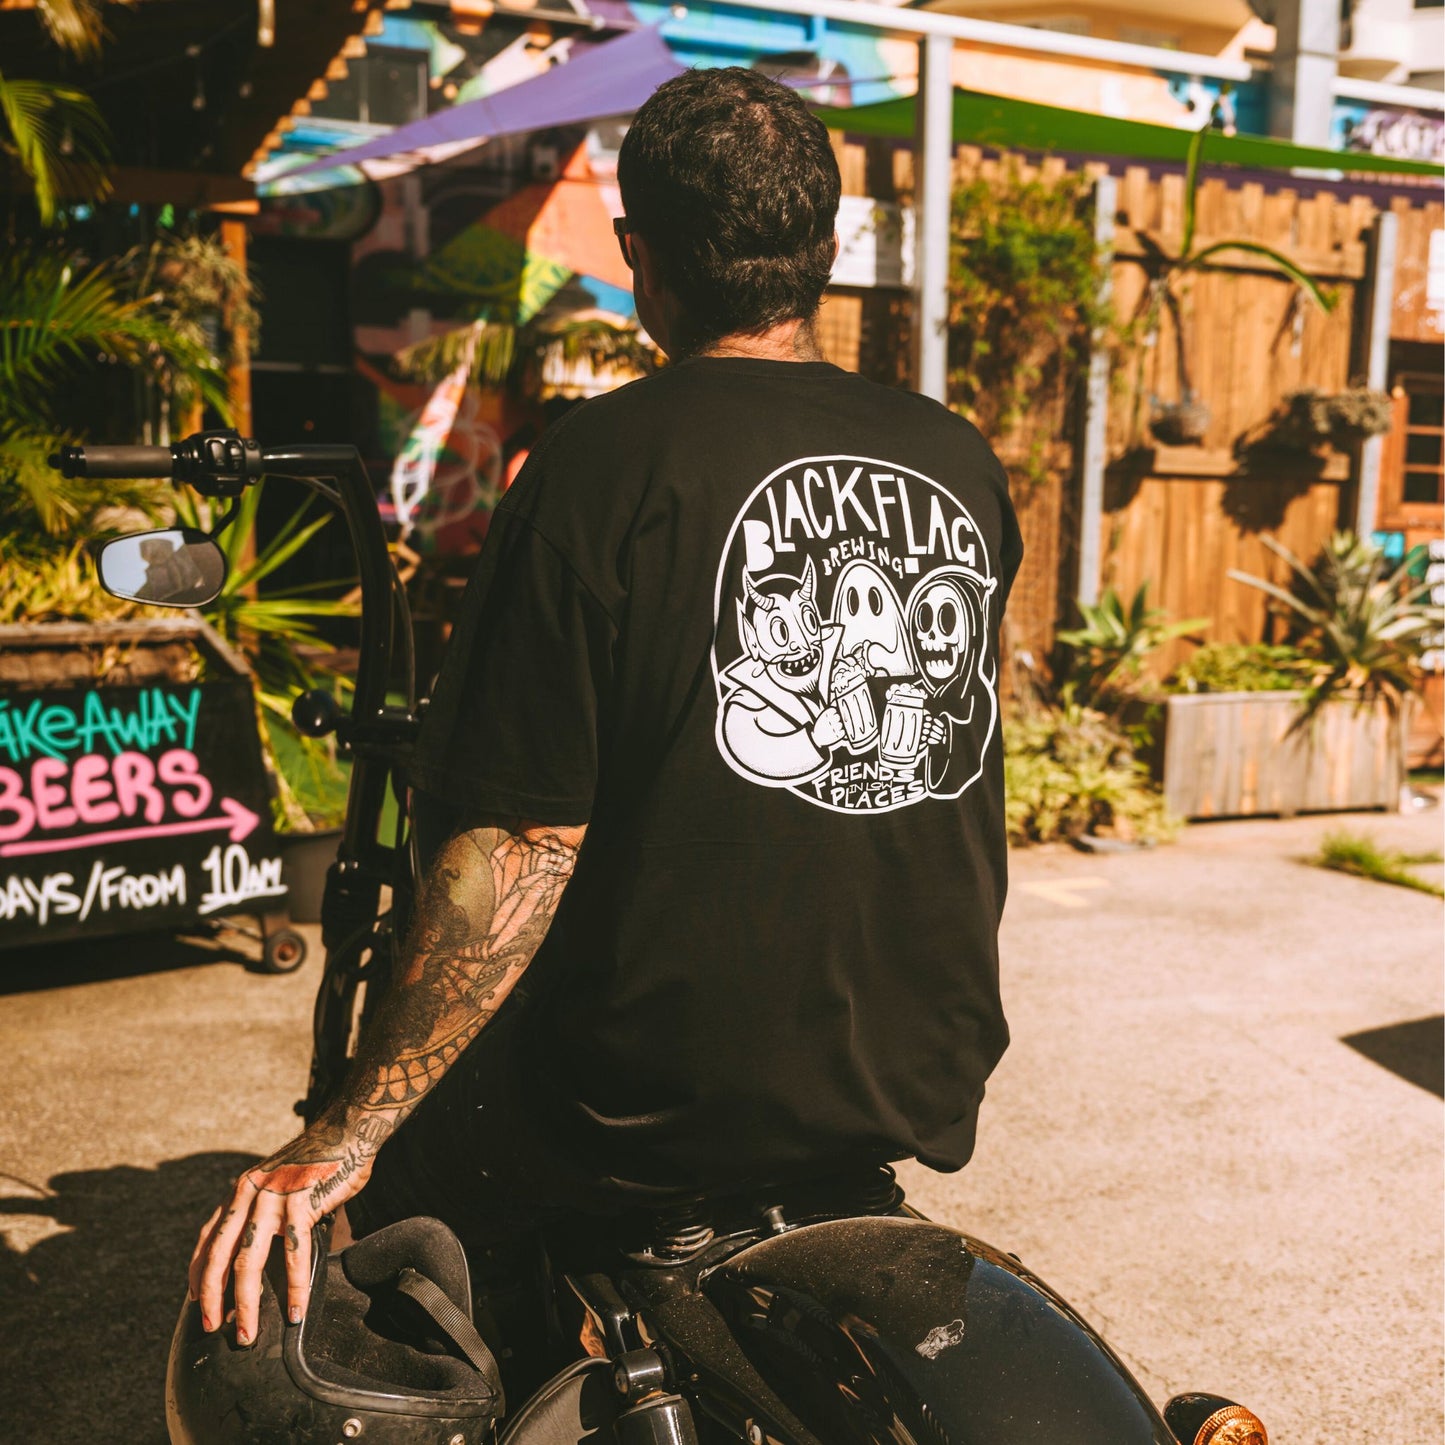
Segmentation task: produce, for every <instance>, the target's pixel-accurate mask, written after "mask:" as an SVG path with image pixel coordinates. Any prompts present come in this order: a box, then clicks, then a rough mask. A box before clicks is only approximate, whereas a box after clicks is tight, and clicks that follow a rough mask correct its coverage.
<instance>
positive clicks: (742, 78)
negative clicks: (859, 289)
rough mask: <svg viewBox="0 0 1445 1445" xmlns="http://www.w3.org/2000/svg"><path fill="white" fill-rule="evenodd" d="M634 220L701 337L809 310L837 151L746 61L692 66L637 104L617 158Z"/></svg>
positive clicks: (826, 256) (800, 108)
mask: <svg viewBox="0 0 1445 1445" xmlns="http://www.w3.org/2000/svg"><path fill="white" fill-rule="evenodd" d="M617 180H618V184H619V186H620V187H621V189H622V204H623V207H624V209H625V210H626V212H627V219H628V221H629V223H630V224H631V226H632V227H633V228H634V229H635V230H637V231H640V232H641V233H642V235H643V236H644V237H646V239H647V242H648V245H649V246H650V247H651V250H652V253H653V255H654V256H655V257H656V258H657V264H658V268H659V270H660V271H661V273H662V279H663V280H664V281H665V282H666V283H667V285H668V286H669V287H670V288H671V290H672V291H673V293H674V294H675V295H676V296H677V298H678V300H679V301H681V302H682V304H683V306H684V307H685V308H686V310H687V314H688V319H689V321H690V322H691V323H692V328H693V332H692V334H691V335H690V336H689V341H690V342H691V344H693V345H705V344H706V343H707V342H709V341H715V340H717V339H718V338H719V337H722V336H728V335H732V334H733V333H735V332H750V331H751V332H756V331H763V330H766V329H767V328H768V327H770V326H776V325H778V324H779V323H780V322H784V321H791V320H794V319H796V318H799V317H801V318H809V317H811V316H812V315H813V314H814V313H815V312H816V311H817V309H818V302H819V300H820V299H821V298H822V295H823V288H824V287H825V286H826V285H827V284H828V273H829V271H830V270H831V269H832V265H833V227H834V223H835V222H836V220H837V215H838V193H839V190H840V182H839V177H838V162H837V159H836V157H835V156H834V155H833V149H832V147H831V146H830V145H829V143H828V132H827V130H826V129H825V128H824V126H823V124H822V122H821V121H819V120H818V119H817V118H816V117H815V116H813V115H810V114H809V112H808V110H807V108H806V107H805V106H804V104H803V102H802V101H801V100H800V99H799V98H798V96H797V94H796V93H795V92H793V91H791V90H789V89H788V88H787V87H786V86H783V85H779V84H778V83H777V81H775V80H769V79H768V78H767V77H766V76H763V75H758V74H757V73H756V72H754V71H751V70H740V69H736V68H729V69H725V70H690V71H688V72H687V73H686V74H685V75H680V76H678V77H677V79H676V80H669V81H668V82H667V83H666V84H665V85H662V86H660V87H659V88H658V89H657V91H656V92H655V93H654V94H653V95H652V96H651V97H650V98H649V99H648V101H647V103H646V104H645V105H644V106H643V107H642V109H641V110H639V111H638V112H637V115H636V117H635V118H634V120H633V122H632V125H631V127H630V128H629V129H628V132H627V135H626V137H625V138H624V140H623V142H622V149H621V151H620V153H619V155H618V158H617Z"/></svg>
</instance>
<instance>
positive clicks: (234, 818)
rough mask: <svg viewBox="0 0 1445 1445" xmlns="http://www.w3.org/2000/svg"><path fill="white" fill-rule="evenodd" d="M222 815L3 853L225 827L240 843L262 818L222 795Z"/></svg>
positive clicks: (0, 852)
mask: <svg viewBox="0 0 1445 1445" xmlns="http://www.w3.org/2000/svg"><path fill="white" fill-rule="evenodd" d="M221 812H222V813H224V814H225V817H223V818H197V819H195V820H194V821H193V822H190V823H155V824H153V825H151V826H150V827H148V828H116V829H114V830H113V831H111V832H109V833H82V834H81V835H80V836H79V837H72V838H47V839H45V840H43V841H41V842H38V843H36V842H24V843H6V844H5V846H4V847H3V848H0V857H3V858H17V857H20V856H22V855H24V854H26V853H64V852H66V851H68V850H70V849H75V848H94V847H97V846H99V845H100V844H101V843H127V842H130V841H131V840H132V839H134V838H174V837H176V836H177V835H178V834H181V833H209V832H212V831H214V830H216V829H225V830H226V831H227V832H228V833H229V834H230V837H231V842H233V843H239V842H240V841H241V839H242V838H244V837H246V836H247V835H248V834H249V833H251V832H253V831H254V830H255V827H256V825H257V824H258V823H259V822H260V821H261V819H260V818H259V817H258V816H257V815H256V814H255V813H253V812H252V811H251V810H250V809H249V808H248V807H247V806H246V805H245V804H244V803H238V802H237V801H236V800H235V799H234V798H222V799H221Z"/></svg>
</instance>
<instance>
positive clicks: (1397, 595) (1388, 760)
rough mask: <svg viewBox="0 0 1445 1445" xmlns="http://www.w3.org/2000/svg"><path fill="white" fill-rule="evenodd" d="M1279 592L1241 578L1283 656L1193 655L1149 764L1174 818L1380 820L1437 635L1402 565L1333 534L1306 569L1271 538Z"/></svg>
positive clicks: (1394, 789)
mask: <svg viewBox="0 0 1445 1445" xmlns="http://www.w3.org/2000/svg"><path fill="white" fill-rule="evenodd" d="M1265 542H1266V544H1267V545H1268V546H1269V547H1270V549H1271V550H1272V551H1273V552H1274V553H1275V554H1276V555H1277V556H1279V557H1280V558H1282V559H1283V560H1284V561H1285V562H1286V563H1287V564H1288V566H1289V568H1290V571H1291V573H1292V586H1291V587H1282V586H1280V585H1279V584H1277V583H1275V582H1271V581H1268V580H1266V579H1264V578H1259V577H1253V576H1250V575H1248V574H1247V573H1242V572H1231V573H1230V576H1231V577H1233V578H1234V579H1235V580H1236V581H1239V582H1243V583H1245V584H1246V585H1248V586H1251V587H1258V588H1260V589H1261V590H1263V591H1264V592H1266V593H1268V594H1269V596H1270V597H1271V598H1272V599H1273V600H1274V602H1275V604H1276V606H1277V608H1278V609H1279V610H1280V611H1281V612H1282V613H1283V614H1284V616H1285V617H1286V618H1287V619H1288V620H1289V623H1290V629H1289V630H1290V637H1289V641H1288V643H1286V644H1284V645H1282V646H1274V647H1270V646H1235V647H1232V648H1223V647H1215V648H1210V649H1201V651H1200V652H1199V653H1197V654H1196V655H1195V657H1194V658H1193V659H1191V660H1190V662H1189V663H1188V664H1186V665H1185V666H1184V667H1183V668H1181V669H1180V670H1179V671H1178V672H1177V673H1176V674H1175V675H1174V677H1173V679H1171V682H1170V685H1169V686H1170V692H1171V695H1169V696H1167V697H1165V698H1164V699H1162V701H1161V703H1160V709H1161V712H1162V719H1161V726H1160V727H1159V729H1158V731H1157V735H1156V750H1155V754H1154V758H1153V761H1154V763H1155V766H1156V769H1157V770H1158V771H1159V772H1160V774H1161V776H1162V782H1163V787H1164V796H1165V799H1166V802H1167V803H1168V805H1169V807H1170V808H1171V810H1172V811H1174V812H1176V813H1178V814H1180V815H1181V816H1183V817H1189V818H1210V817H1239V816H1250V815H1253V814H1266V813H1277V814H1281V815H1286V816H1287V815H1290V814H1293V813H1297V812H1324V811H1332V810H1337V809H1338V810H1343V809H1352V808H1384V809H1393V808H1395V807H1397V806H1398V805H1399V799H1400V790H1401V787H1402V786H1403V784H1404V781H1405V760H1406V747H1405V738H1406V735H1407V732H1408V719H1409V711H1410V706H1411V703H1412V701H1413V699H1414V696H1415V695H1416V693H1417V692H1418V691H1419V689H1420V687H1421V685H1422V682H1423V677H1424V673H1423V671H1422V669H1421V666H1420V657H1421V654H1422V653H1423V652H1424V651H1425V649H1426V647H1427V645H1428V643H1429V640H1430V637H1431V636H1432V635H1433V634H1434V633H1436V632H1438V630H1439V629H1440V627H1441V625H1442V611H1441V609H1440V608H1438V607H1435V606H1433V605H1431V604H1430V602H1429V600H1428V597H1429V591H1430V589H1429V587H1428V585H1426V584H1425V583H1423V582H1421V581H1419V580H1418V579H1417V578H1416V577H1415V576H1414V575H1413V574H1412V572H1411V571H1410V567H1409V563H1410V562H1411V561H1412V560H1413V559H1410V558H1407V559H1406V561H1405V563H1402V564H1401V565H1400V566H1399V567H1393V568H1392V567H1391V566H1390V565H1389V564H1388V563H1387V562H1386V561H1385V559H1384V557H1383V556H1382V554H1381V553H1380V552H1379V550H1378V549H1377V548H1375V547H1373V546H1371V545H1370V544H1369V543H1366V542H1362V541H1360V540H1359V539H1358V538H1357V537H1355V536H1354V535H1353V534H1351V533H1347V532H1342V533H1338V534H1336V536H1334V537H1333V538H1331V540H1330V542H1329V543H1328V544H1327V546H1326V547H1325V549H1324V552H1323V554H1322V556H1321V558H1320V561H1319V562H1318V563H1317V564H1316V565H1315V566H1313V567H1311V566H1307V565H1306V564H1305V563H1304V562H1302V561H1301V560H1300V559H1299V558H1298V557H1296V556H1295V555H1294V553H1292V552H1290V551H1289V549H1288V548H1286V547H1284V546H1282V545H1281V544H1280V543H1278V542H1277V541H1275V540H1274V539H1272V538H1265Z"/></svg>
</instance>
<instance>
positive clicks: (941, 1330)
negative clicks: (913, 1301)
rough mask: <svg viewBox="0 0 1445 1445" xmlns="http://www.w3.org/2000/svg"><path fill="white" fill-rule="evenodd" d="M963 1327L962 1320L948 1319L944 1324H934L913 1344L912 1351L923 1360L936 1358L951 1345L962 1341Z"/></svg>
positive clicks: (959, 1343)
mask: <svg viewBox="0 0 1445 1445" xmlns="http://www.w3.org/2000/svg"><path fill="white" fill-rule="evenodd" d="M964 1329H965V1325H964V1323H963V1321H962V1320H950V1321H949V1322H948V1323H947V1324H946V1325H935V1326H934V1327H933V1328H932V1329H931V1330H929V1332H928V1333H927V1334H926V1335H924V1337H923V1338H922V1339H921V1340H920V1341H919V1342H918V1343H917V1344H916V1345H914V1347H913V1348H914V1351H915V1352H916V1353H918V1354H920V1355H922V1356H923V1358H924V1359H925V1360H936V1359H937V1358H938V1357H939V1356H940V1355H941V1354H942V1353H943V1352H944V1351H945V1350H946V1349H948V1348H949V1347H950V1346H951V1345H961V1344H962V1343H963V1335H964Z"/></svg>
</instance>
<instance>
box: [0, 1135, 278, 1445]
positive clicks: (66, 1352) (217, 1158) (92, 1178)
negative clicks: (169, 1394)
mask: <svg viewBox="0 0 1445 1445" xmlns="http://www.w3.org/2000/svg"><path fill="white" fill-rule="evenodd" d="M254 1162H255V1156H253V1155H249V1154H234V1153H227V1154H192V1155H191V1156H190V1157H189V1158H185V1159H172V1160H169V1161H167V1162H166V1163H164V1164H162V1165H160V1167H159V1168H157V1169H137V1168H133V1167H130V1166H128V1165H122V1166H118V1167H116V1168H114V1169H88V1170H81V1171H77V1172H75V1173H72V1174H57V1175H56V1176H55V1177H54V1178H53V1179H51V1180H50V1181H49V1183H48V1185H46V1186H44V1187H43V1188H37V1187H35V1186H34V1185H28V1184H26V1182H25V1181H23V1180H17V1179H13V1178H11V1177H10V1176H4V1177H3V1178H0V1188H3V1190H4V1193H5V1195H6V1197H0V1226H3V1225H5V1224H7V1223H11V1222H13V1221H15V1220H16V1216H22V1215H28V1216H32V1217H33V1216H40V1217H43V1218H46V1219H53V1220H54V1221H55V1222H56V1223H57V1224H60V1225H62V1226H64V1228H65V1229H66V1231H67V1232H66V1233H63V1234H55V1235H52V1236H50V1237H49V1238H46V1239H42V1240H40V1241H39V1242H38V1243H36V1244H35V1245H33V1246H32V1247H31V1248H30V1249H29V1250H27V1251H25V1252H23V1253H21V1252H19V1251H17V1250H15V1249H13V1248H11V1247H10V1245H9V1244H8V1243H5V1242H0V1318H3V1320H4V1326H3V1328H0V1379H3V1380H4V1381H5V1382H6V1383H5V1388H4V1389H3V1390H0V1440H7V1441H9V1440H13V1441H21V1440H36V1441H39V1440H46V1441H68V1440H114V1441H125V1442H127V1445H152V1442H155V1445H164V1442H165V1440H166V1427H165V1374H166V1354H167V1351H168V1349H169V1347H170V1339H171V1332H172V1330H173V1329H174V1328H175V1323H176V1318H177V1316H178V1314H179V1312H180V1307H181V1302H182V1300H183V1299H184V1297H185V1268H186V1263H187V1261H188V1260H189V1259H190V1254H191V1249H192V1247H193V1246H194V1244H195V1240H196V1231H197V1230H198V1229H199V1228H200V1226H201V1223H202V1221H203V1220H204V1219H205V1218H206V1216H207V1215H208V1214H209V1213H210V1212H211V1210H212V1209H214V1208H215V1207H216V1205H217V1203H219V1202H220V1199H221V1196H222V1193H223V1192H224V1191H225V1189H226V1188H227V1186H228V1185H229V1184H230V1183H231V1181H232V1180H233V1179H234V1178H235V1177H236V1175H237V1174H239V1173H240V1172H241V1170H242V1169H244V1168H245V1167H246V1166H247V1165H248V1164H252V1163H254ZM17 1186H18V1187H20V1188H23V1189H24V1190H25V1192H26V1193H27V1194H29V1195H30V1196H31V1197H28V1198H22V1197H17V1195H16V1190H17Z"/></svg>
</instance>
